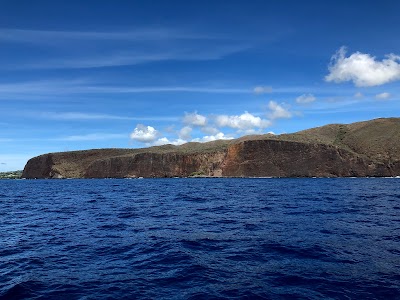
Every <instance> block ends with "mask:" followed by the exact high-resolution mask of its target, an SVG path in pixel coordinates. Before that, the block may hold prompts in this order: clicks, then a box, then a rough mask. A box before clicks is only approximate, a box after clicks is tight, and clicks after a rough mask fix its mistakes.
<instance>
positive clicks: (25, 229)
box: [0, 178, 400, 299]
mask: <svg viewBox="0 0 400 300" xmlns="http://www.w3.org/2000/svg"><path fill="white" fill-rule="evenodd" d="M322 298H324V299H400V179H385V178H358V179H356V178H347V179H344V178H342V179H207V178H196V179H143V180H138V179H135V180H124V179H103V180H3V181H0V299H322Z"/></svg>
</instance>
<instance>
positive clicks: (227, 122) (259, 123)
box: [215, 111, 271, 131]
mask: <svg viewBox="0 0 400 300" xmlns="http://www.w3.org/2000/svg"><path fill="white" fill-rule="evenodd" d="M215 123H216V125H217V126H218V127H230V128H235V129H239V130H243V131H245V130H249V129H253V128H266V127H268V126H270V125H271V121H269V120H266V119H261V118H260V117H256V116H254V115H252V114H251V113H249V112H247V111H246V112H245V113H244V114H241V115H239V116H235V115H234V116H228V115H218V116H216V117H215Z"/></svg>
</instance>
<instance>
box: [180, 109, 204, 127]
mask: <svg viewBox="0 0 400 300" xmlns="http://www.w3.org/2000/svg"><path fill="white" fill-rule="evenodd" d="M182 121H183V123H184V124H186V125H190V126H200V127H201V126H205V125H206V124H207V118H206V117H205V116H203V115H199V114H198V113H197V112H194V113H185V116H184V117H183V120H182Z"/></svg>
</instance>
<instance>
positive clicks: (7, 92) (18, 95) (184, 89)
mask: <svg viewBox="0 0 400 300" xmlns="http://www.w3.org/2000/svg"><path fill="white" fill-rule="evenodd" d="M99 93H101V94H140V93H206V94H250V93H252V90H251V89H250V88H233V87H214V86H213V87H209V86H129V85H120V86H115V85H106V84H100V83H98V82H93V81H90V80H87V79H73V80H41V81H27V82H15V83H4V84H0V100H7V99H23V100H29V99H36V98H40V97H48V96H52V95H57V96H58V95H60V96H66V95H76V94H80V95H90V94H99Z"/></svg>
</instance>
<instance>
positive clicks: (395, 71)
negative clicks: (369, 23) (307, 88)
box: [325, 47, 400, 86]
mask: <svg viewBox="0 0 400 300" xmlns="http://www.w3.org/2000/svg"><path fill="white" fill-rule="evenodd" d="M399 62H400V56H398V55H394V54H389V55H386V58H385V59H383V60H382V61H378V60H376V58H375V57H374V56H371V55H369V54H365V53H361V52H355V53H353V54H351V55H350V56H349V57H346V48H345V47H342V48H340V49H339V50H338V51H337V52H336V54H335V55H334V56H332V59H331V64H330V66H329V72H330V73H329V74H328V75H327V76H326V77H325V80H326V81H329V82H330V81H333V82H343V81H353V83H354V84H355V85H356V86H377V85H382V84H385V83H388V82H391V81H395V80H399V79H400V64H399Z"/></svg>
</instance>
